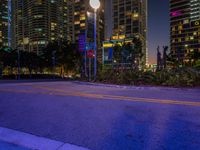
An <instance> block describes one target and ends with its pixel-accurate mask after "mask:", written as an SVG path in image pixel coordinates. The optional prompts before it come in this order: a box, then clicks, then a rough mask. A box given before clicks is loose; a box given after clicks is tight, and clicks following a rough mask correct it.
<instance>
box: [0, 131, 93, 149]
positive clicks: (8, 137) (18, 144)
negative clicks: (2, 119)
mask: <svg viewBox="0 0 200 150" xmlns="http://www.w3.org/2000/svg"><path fill="white" fill-rule="evenodd" d="M9 143H12V144H9ZM23 147H26V148H23ZM0 150H89V149H87V148H83V147H80V146H76V145H72V144H68V143H63V142H60V141H55V140H51V139H47V138H44V137H39V136H36V135H32V134H28V133H24V132H20V131H16V130H12V129H8V128H3V127H0Z"/></svg>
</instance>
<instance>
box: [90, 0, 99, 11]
mask: <svg viewBox="0 0 200 150" xmlns="http://www.w3.org/2000/svg"><path fill="white" fill-rule="evenodd" d="M100 5H101V4H100V1H99V0H90V6H91V7H92V8H93V9H95V10H97V9H98V8H99V7H100Z"/></svg>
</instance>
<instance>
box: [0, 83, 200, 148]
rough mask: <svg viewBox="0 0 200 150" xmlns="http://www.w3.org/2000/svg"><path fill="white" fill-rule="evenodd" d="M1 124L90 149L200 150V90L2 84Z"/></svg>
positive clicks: (93, 85)
mask: <svg viewBox="0 0 200 150" xmlns="http://www.w3.org/2000/svg"><path fill="white" fill-rule="evenodd" d="M0 127H5V128H9V129H13V130H17V131H21V132H25V133H29V134H33V135H37V136H41V137H45V138H49V139H52V140H56V141H61V142H65V143H70V144H73V145H77V146H81V147H84V148H88V149H90V150H175V149H177V150H178V149H180V150H197V149H200V138H199V137H200V89H198V88H194V89H186V88H185V89H179V88H167V87H166V88H165V87H126V86H121V87H120V86H114V85H112V86H109V85H102V84H89V83H84V82H72V81H68V82H67V81H66V82H64V81H59V82H24V83H18V82H16V83H0Z"/></svg>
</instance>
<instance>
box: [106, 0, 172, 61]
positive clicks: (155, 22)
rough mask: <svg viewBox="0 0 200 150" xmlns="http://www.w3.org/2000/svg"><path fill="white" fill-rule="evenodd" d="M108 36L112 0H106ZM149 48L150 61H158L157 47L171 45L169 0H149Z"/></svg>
mask: <svg viewBox="0 0 200 150" xmlns="http://www.w3.org/2000/svg"><path fill="white" fill-rule="evenodd" d="M106 2H107V3H106V11H107V13H106V20H107V29H108V30H107V31H106V33H107V37H110V34H111V29H112V22H111V19H110V18H111V16H112V14H111V13H112V12H111V9H110V7H111V0H108V1H106ZM148 5H149V8H148V49H149V63H150V64H152V63H155V62H156V49H157V46H158V45H160V47H162V46H163V45H169V34H170V32H169V30H170V28H169V0H148Z"/></svg>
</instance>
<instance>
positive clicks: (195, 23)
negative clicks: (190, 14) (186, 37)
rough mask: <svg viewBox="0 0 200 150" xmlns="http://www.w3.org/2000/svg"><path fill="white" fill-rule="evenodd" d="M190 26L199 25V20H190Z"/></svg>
mask: <svg viewBox="0 0 200 150" xmlns="http://www.w3.org/2000/svg"><path fill="white" fill-rule="evenodd" d="M191 26H192V27H196V26H200V20H197V21H192V22H191Z"/></svg>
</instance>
